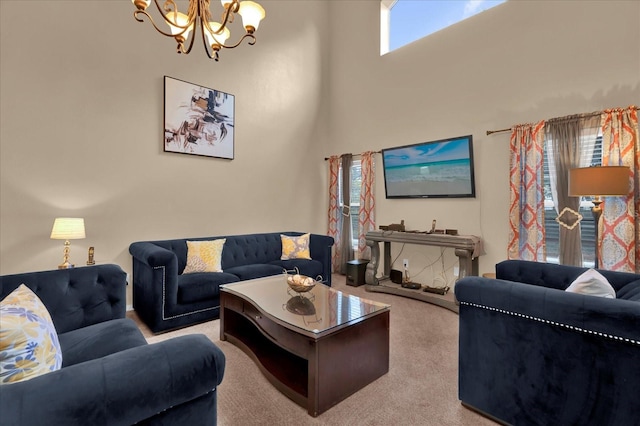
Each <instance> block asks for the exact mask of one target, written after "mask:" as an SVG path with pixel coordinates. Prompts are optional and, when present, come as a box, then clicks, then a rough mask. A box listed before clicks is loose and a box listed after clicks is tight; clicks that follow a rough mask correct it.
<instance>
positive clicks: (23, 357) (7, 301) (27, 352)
mask: <svg viewBox="0 0 640 426" xmlns="http://www.w3.org/2000/svg"><path fill="white" fill-rule="evenodd" d="M0 316H1V317H2V321H1V322H0V384H7V383H16V382H21V381H23V380H29V379H32V378H34V377H38V376H41V375H43V374H46V373H48V372H50V371H56V370H59V369H60V368H61V367H62V351H61V349H60V342H59V340H58V334H57V332H56V329H55V327H54V325H53V321H52V320H51V315H49V311H47V308H46V307H45V306H44V304H43V303H42V301H41V300H40V298H38V296H36V294H35V293H34V292H33V291H31V290H30V289H29V287H27V286H26V285H24V284H21V285H20V286H19V287H18V288H16V289H15V290H13V291H12V292H11V293H9V294H8V295H7V297H5V298H4V299H3V300H2V301H1V302H0Z"/></svg>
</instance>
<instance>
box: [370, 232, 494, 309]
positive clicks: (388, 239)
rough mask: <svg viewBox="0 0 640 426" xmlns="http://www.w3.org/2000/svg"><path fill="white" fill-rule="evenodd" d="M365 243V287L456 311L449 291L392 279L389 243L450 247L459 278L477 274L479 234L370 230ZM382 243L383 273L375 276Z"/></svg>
mask: <svg viewBox="0 0 640 426" xmlns="http://www.w3.org/2000/svg"><path fill="white" fill-rule="evenodd" d="M365 238H366V240H367V246H369V247H371V261H370V262H369V264H368V265H367V269H366V272H365V277H364V280H365V283H366V284H367V286H366V287H365V288H366V290H367V291H373V292H381V293H391V294H397V295H400V296H405V297H411V298H413V299H418V300H422V301H425V302H429V303H433V304H436V305H439V306H442V307H445V308H447V309H449V310H452V311H454V312H458V304H457V302H456V300H455V296H454V295H453V291H450V292H449V293H448V294H446V295H439V294H434V293H427V292H424V291H422V290H420V289H417V290H412V289H406V288H403V287H402V286H401V285H399V284H394V283H391V281H390V280H389V274H390V272H391V243H392V242H393V243H405V244H419V245H426V246H437V247H451V248H454V249H455V254H456V256H458V265H459V273H458V279H460V278H463V277H466V276H467V275H478V256H480V254H481V251H482V247H481V240H480V237H476V236H474V235H447V234H426V233H422V232H398V231H371V232H367V235H366V237H365ZM380 242H383V243H384V259H383V260H384V263H383V275H382V276H381V277H380V278H378V277H376V275H377V273H378V265H379V264H380V245H379V243H380Z"/></svg>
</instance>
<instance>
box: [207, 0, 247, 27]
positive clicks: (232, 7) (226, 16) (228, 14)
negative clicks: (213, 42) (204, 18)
mask: <svg viewBox="0 0 640 426" xmlns="http://www.w3.org/2000/svg"><path fill="white" fill-rule="evenodd" d="M238 10H240V3H239V2H238V1H236V0H234V1H233V3H231V4H229V6H228V7H226V8H225V10H224V12H223V14H222V22H221V23H220V28H218V30H217V31H212V33H213V34H222V32H223V31H224V29H225V28H226V27H227V23H231V22H233V14H234V13H236V12H238ZM207 26H208V24H207ZM209 29H210V28H209Z"/></svg>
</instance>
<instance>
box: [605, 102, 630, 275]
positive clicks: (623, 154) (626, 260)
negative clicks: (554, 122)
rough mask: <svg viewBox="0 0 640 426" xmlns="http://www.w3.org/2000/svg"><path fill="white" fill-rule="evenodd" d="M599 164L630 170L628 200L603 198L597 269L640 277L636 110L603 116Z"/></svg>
mask: <svg viewBox="0 0 640 426" xmlns="http://www.w3.org/2000/svg"><path fill="white" fill-rule="evenodd" d="M601 118H602V156H603V158H602V164H603V165H604V166H629V168H630V172H629V196H627V197H604V203H603V205H604V209H603V213H602V220H601V224H600V226H601V229H600V242H599V243H600V244H599V246H600V252H599V256H600V259H601V262H600V263H601V265H600V267H601V268H603V269H609V270H613V271H623V272H635V273H640V213H639V212H640V143H639V142H638V139H639V131H638V111H637V109H636V107H635V106H630V107H629V108H625V109H621V108H618V109H609V110H605V111H604V112H603V113H602V117H601Z"/></svg>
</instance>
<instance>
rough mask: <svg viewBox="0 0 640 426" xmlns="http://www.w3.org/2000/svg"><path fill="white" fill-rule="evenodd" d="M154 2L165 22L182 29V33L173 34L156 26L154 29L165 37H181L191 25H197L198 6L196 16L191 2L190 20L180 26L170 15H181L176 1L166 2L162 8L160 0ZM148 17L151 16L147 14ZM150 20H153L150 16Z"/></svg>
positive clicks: (168, 0) (169, 0) (166, 0)
mask: <svg viewBox="0 0 640 426" xmlns="http://www.w3.org/2000/svg"><path fill="white" fill-rule="evenodd" d="M153 2H154V3H155V5H156V8H157V9H158V12H159V13H160V15H161V16H162V19H164V21H165V22H166V23H167V24H168V23H171V25H173V26H174V27H177V28H182V31H180V32H179V33H177V34H171V33H166V32H164V31H162V30H161V29H159V28H158V26H157V25H155V24H154V27H155V28H156V30H158V31H159V32H160V33H162V34H163V35H166V36H167V37H175V36H181V35H183V34H184V33H185V32H186V31H187V30H188V29H189V27H190V26H191V25H193V24H194V23H195V18H197V6H196V13H195V14H194V13H192V8H193V6H192V3H191V1H190V2H189V9H188V10H187V17H188V18H189V20H188V22H187V23H186V24H185V25H180V24H178V22H174V20H173V19H171V18H169V14H170V13H175V14H176V15H177V14H178V13H179V10H178V5H177V4H176V2H175V1H174V0H164V3H163V4H162V6H160V3H158V0H153ZM146 15H147V16H149V15H148V14H146ZM176 15H174V16H176ZM149 19H151V17H150V16H149ZM194 26H195V25H194ZM191 44H193V43H191ZM189 50H191V48H189Z"/></svg>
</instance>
